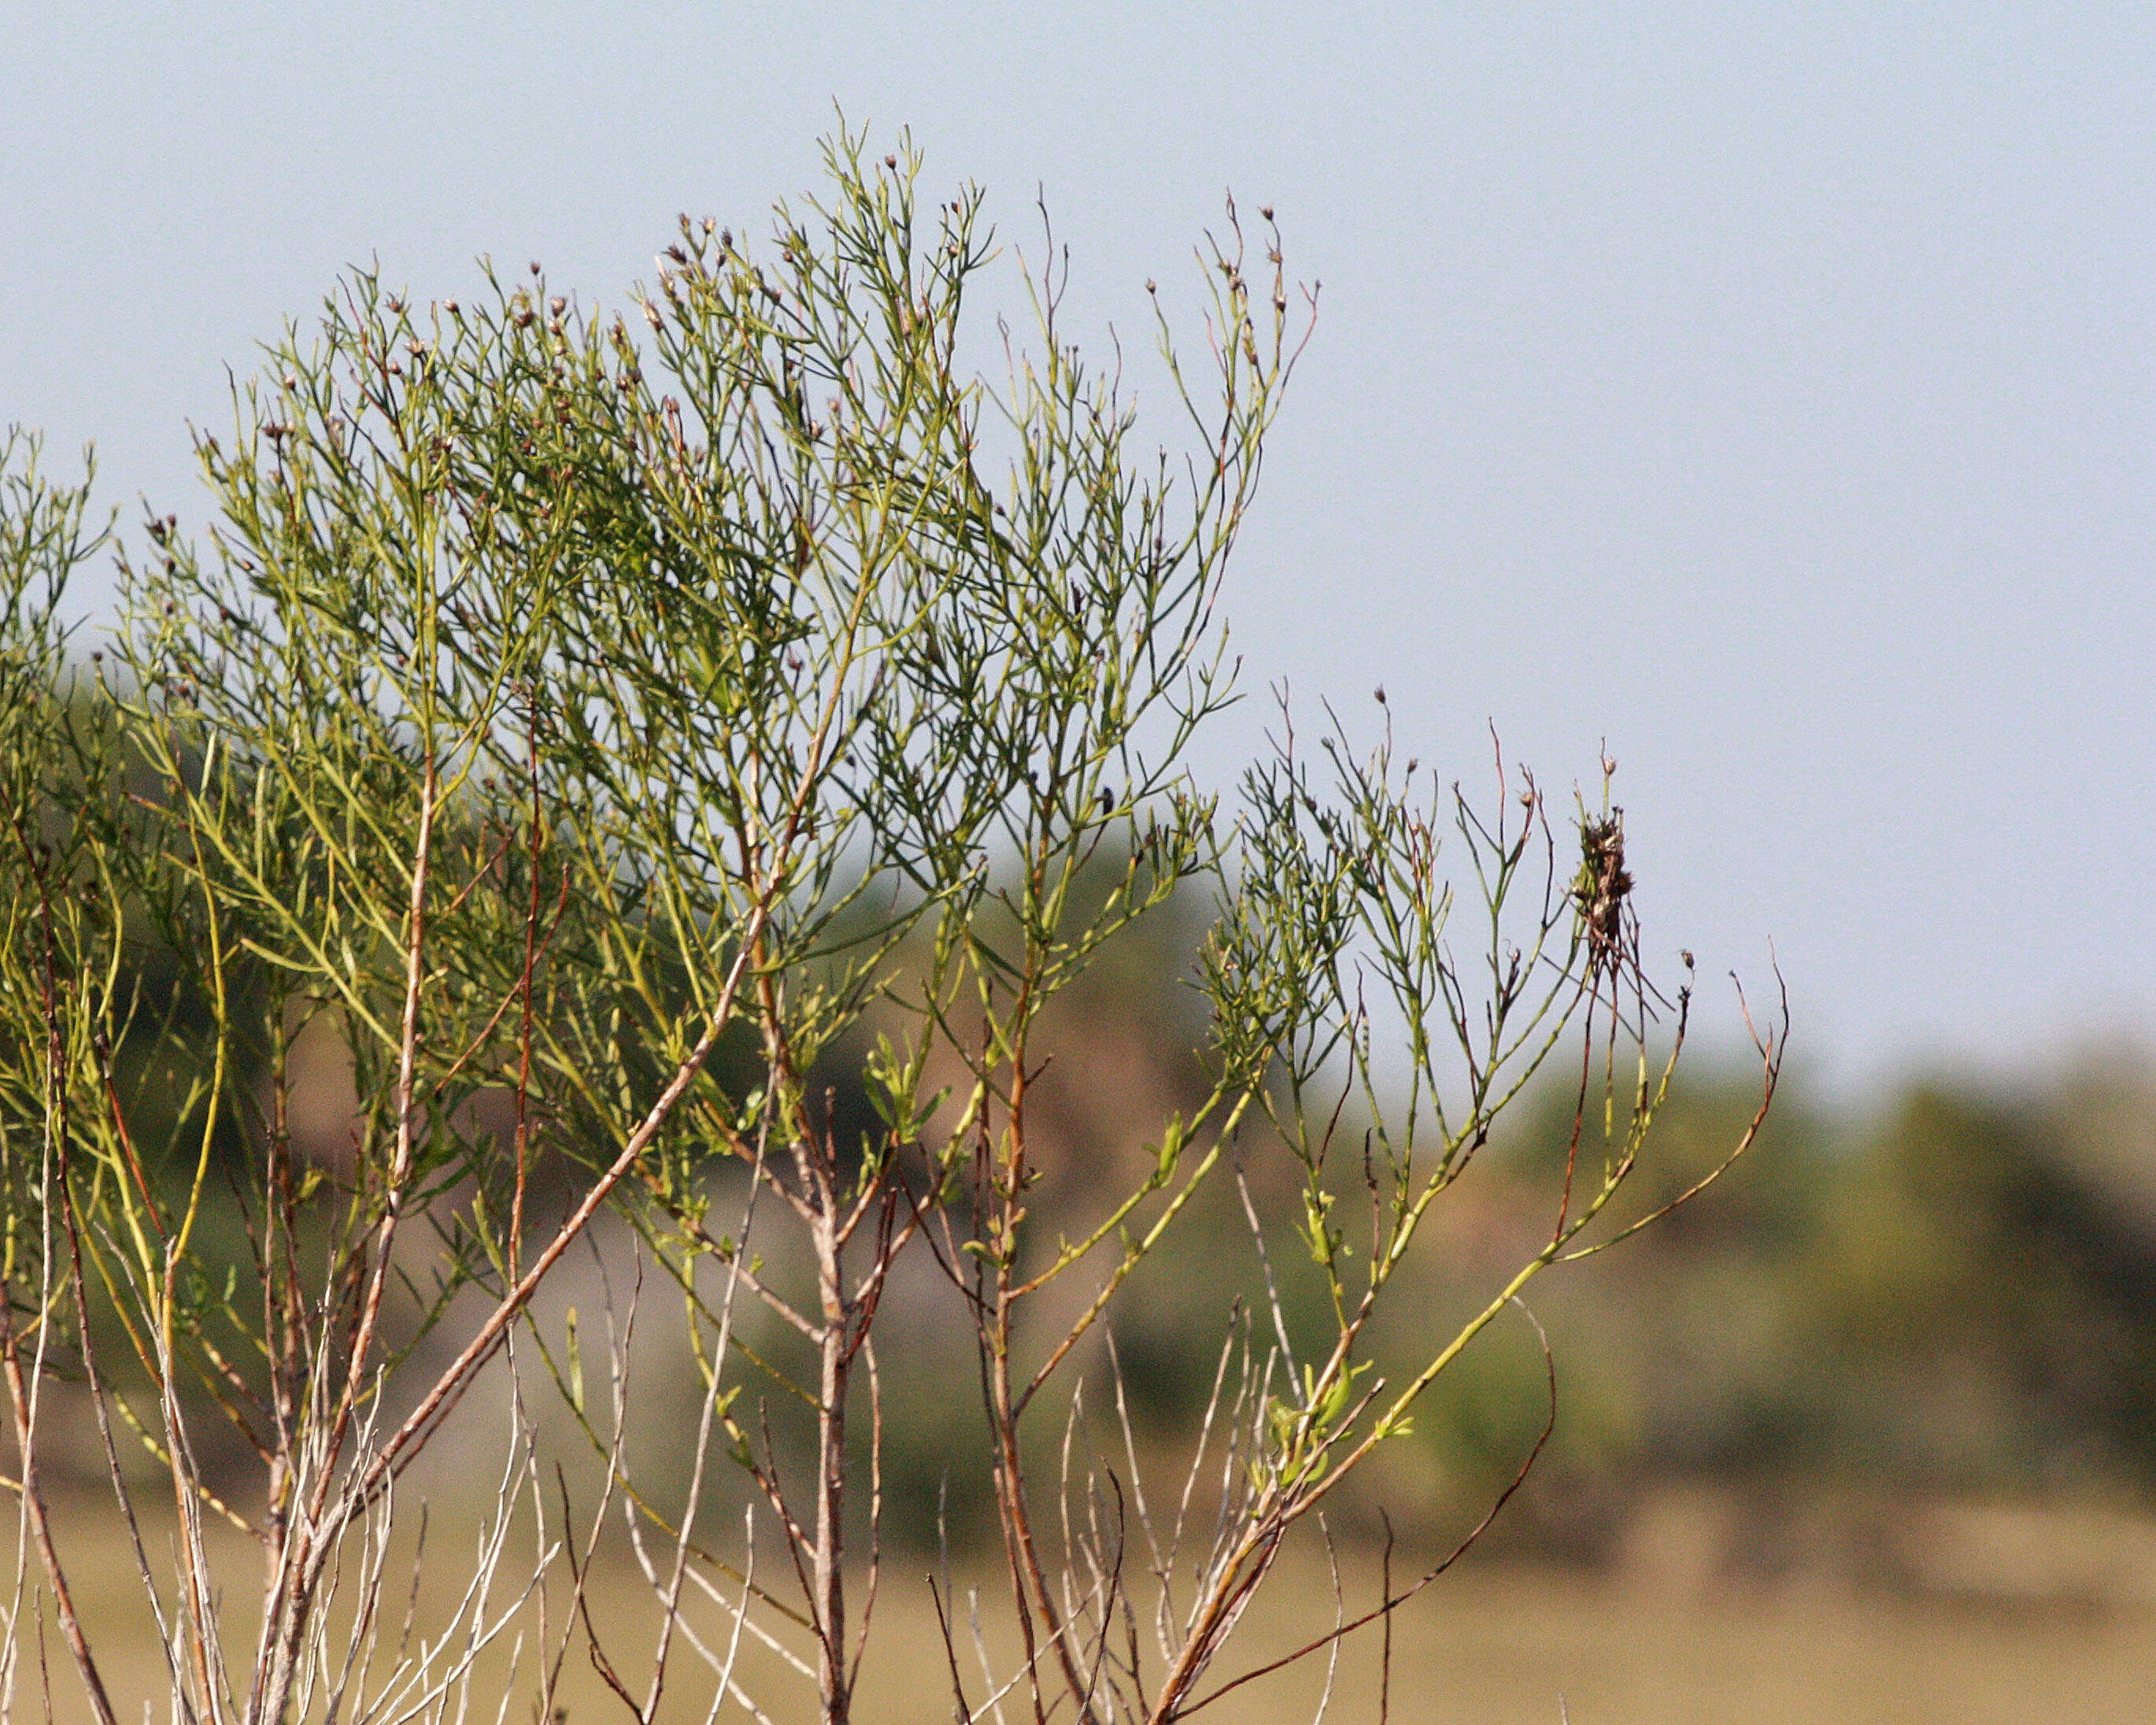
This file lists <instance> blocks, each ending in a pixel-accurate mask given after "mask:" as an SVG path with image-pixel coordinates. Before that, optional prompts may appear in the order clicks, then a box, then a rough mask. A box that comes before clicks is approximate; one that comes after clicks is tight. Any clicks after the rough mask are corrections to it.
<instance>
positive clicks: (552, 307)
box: [547, 294, 569, 317]
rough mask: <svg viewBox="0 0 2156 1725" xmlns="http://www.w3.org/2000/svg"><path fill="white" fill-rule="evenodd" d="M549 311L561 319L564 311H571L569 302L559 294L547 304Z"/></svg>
mask: <svg viewBox="0 0 2156 1725" xmlns="http://www.w3.org/2000/svg"><path fill="white" fill-rule="evenodd" d="M568 309H569V302H568V301H567V300H565V299H563V298H562V296H561V295H559V294H557V295H554V297H553V298H552V299H551V300H548V301H547V310H548V311H551V312H552V313H553V314H554V316H557V317H559V316H561V315H562V313H563V312H564V311H567V310H568Z"/></svg>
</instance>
